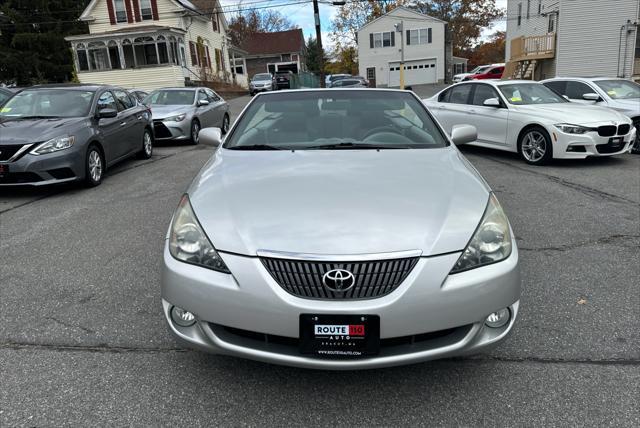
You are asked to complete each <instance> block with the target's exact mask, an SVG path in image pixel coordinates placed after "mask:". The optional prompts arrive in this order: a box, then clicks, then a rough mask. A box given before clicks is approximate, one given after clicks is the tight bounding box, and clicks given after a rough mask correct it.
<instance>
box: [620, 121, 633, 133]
mask: <svg viewBox="0 0 640 428" xmlns="http://www.w3.org/2000/svg"><path fill="white" fill-rule="evenodd" d="M629 131H631V125H629V124H626V123H625V124H624V125H620V126H618V135H627V134H628V133H629Z"/></svg>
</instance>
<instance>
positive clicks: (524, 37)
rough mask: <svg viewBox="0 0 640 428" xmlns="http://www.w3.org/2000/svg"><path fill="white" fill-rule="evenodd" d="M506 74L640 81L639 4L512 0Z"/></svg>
mask: <svg viewBox="0 0 640 428" xmlns="http://www.w3.org/2000/svg"><path fill="white" fill-rule="evenodd" d="M507 16H508V19H507V46H506V62H507V70H506V72H505V74H506V75H507V77H511V78H533V79H536V80H541V79H546V78H550V77H555V76H576V77H587V76H609V77H626V78H632V77H635V78H637V79H640V35H639V34H640V31H638V22H639V18H640V1H639V0H580V1H576V0H508V2H507Z"/></svg>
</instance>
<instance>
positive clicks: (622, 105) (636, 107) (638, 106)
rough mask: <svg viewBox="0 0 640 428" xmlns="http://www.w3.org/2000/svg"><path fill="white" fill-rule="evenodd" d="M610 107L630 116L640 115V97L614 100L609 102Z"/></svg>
mask: <svg viewBox="0 0 640 428" xmlns="http://www.w3.org/2000/svg"><path fill="white" fill-rule="evenodd" d="M608 107H609V108H612V109H614V110H617V111H619V112H621V113H624V114H626V115H628V116H633V117H635V116H640V99H638V98H633V99H628V100H612V101H611V102H610V103H609V104H608Z"/></svg>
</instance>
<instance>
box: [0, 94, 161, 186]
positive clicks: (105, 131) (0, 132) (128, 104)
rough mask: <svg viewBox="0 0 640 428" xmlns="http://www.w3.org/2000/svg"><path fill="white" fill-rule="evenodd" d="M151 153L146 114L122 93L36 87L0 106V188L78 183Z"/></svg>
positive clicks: (92, 180)
mask: <svg viewBox="0 0 640 428" xmlns="http://www.w3.org/2000/svg"><path fill="white" fill-rule="evenodd" d="M152 153H153V130H152V125H151V112H150V111H149V109H148V108H147V107H145V106H143V105H141V104H139V103H138V102H137V100H136V99H135V97H133V96H132V95H130V94H129V93H127V92H126V91H125V90H123V89H122V88H118V87H111V86H99V85H60V86H41V87H32V88H28V89H25V90H23V91H22V92H19V93H18V94H16V95H15V96H14V97H13V98H11V99H9V100H8V101H7V102H6V103H5V104H4V105H3V106H2V107H0V186H6V185H25V184H26V185H33V186H41V185H46V184H52V183H61V182H67V181H84V182H85V183H86V184H87V185H89V186H96V185H98V184H100V182H101V181H102V178H103V175H104V172H105V171H106V169H107V168H108V167H110V166H111V165H113V164H115V163H116V162H119V161H121V160H123V159H126V158H128V157H130V156H133V155H136V154H137V155H138V156H139V157H141V158H143V159H148V158H150V157H151V155H152Z"/></svg>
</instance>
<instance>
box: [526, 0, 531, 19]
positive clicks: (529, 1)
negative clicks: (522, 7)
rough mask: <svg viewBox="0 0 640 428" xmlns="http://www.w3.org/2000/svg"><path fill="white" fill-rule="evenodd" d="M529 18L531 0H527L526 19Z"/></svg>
mask: <svg viewBox="0 0 640 428" xmlns="http://www.w3.org/2000/svg"><path fill="white" fill-rule="evenodd" d="M530 16H531V0H527V19H529V17H530Z"/></svg>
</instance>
